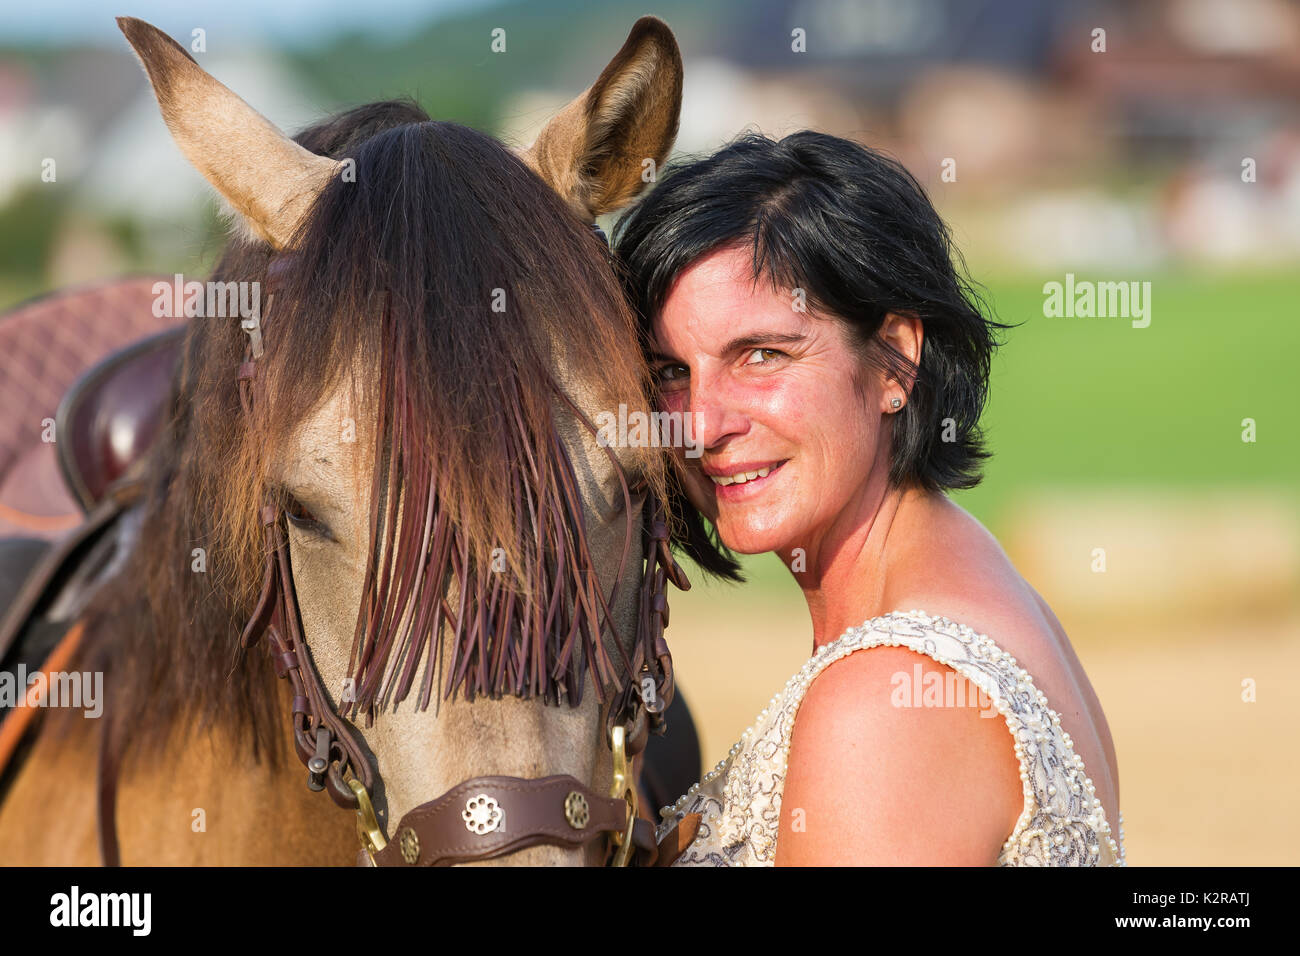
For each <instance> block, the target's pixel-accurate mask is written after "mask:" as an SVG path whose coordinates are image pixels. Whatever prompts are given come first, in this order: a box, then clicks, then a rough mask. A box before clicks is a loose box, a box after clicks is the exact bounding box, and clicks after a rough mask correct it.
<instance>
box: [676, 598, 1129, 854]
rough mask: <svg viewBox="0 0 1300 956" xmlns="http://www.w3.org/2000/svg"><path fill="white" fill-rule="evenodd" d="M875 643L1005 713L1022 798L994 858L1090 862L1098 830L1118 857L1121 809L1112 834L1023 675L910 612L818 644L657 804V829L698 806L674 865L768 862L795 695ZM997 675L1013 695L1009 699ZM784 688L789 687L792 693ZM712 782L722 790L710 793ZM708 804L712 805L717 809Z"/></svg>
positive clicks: (984, 642)
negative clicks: (685, 783)
mask: <svg viewBox="0 0 1300 956" xmlns="http://www.w3.org/2000/svg"><path fill="white" fill-rule="evenodd" d="M936 638H938V639H939V640H936ZM939 643H948V644H950V645H951V644H955V645H957V646H958V647H964V648H966V657H965V658H960V657H958V656H956V655H955V654H949V653H943V652H941V651H940V650H939V647H938V644H939ZM882 646H903V647H907V648H908V649H910V650H913V651H916V652H918V653H922V654H926V655H927V656H929V657H932V658H933V659H935V660H937V661H939V662H940V663H942V664H945V665H947V666H949V667H951V668H953V670H955V671H957V672H958V673H960V674H962V675H963V676H965V677H967V678H968V679H969V680H971V681H972V682H973V683H975V684H976V685H977V686H978V687H979V688H980V689H981V690H983V691H984V692H985V693H986V694H988V695H989V697H990V698H991V699H992V700H993V702H994V704H995V706H996V707H997V709H998V712H999V713H1000V714H1001V715H1002V717H1003V719H1004V720H1005V721H1006V723H1007V727H1008V729H1009V730H1010V731H1011V733H1012V738H1013V742H1014V747H1015V754H1016V759H1017V761H1018V762H1019V763H1020V779H1021V783H1022V787H1023V790H1024V794H1025V804H1024V808H1023V810H1022V811H1021V814H1020V817H1019V819H1018V820H1017V822H1016V825H1015V827H1014V828H1013V830H1012V833H1011V835H1010V836H1009V837H1008V838H1007V840H1006V842H1005V843H1004V844H1003V847H1002V852H1001V853H1000V854H999V862H1000V863H1002V864H1004V865H1048V866H1051V865H1085V866H1086V865H1097V864H1098V863H1100V862H1102V861H1101V859H1100V857H1101V843H1100V842H1099V841H1100V840H1101V839H1103V838H1104V839H1105V841H1106V849H1107V850H1108V851H1109V854H1108V856H1109V860H1108V861H1106V862H1109V863H1113V864H1115V865H1119V866H1124V865H1126V860H1125V856H1124V816H1123V814H1122V813H1121V814H1120V815H1119V818H1118V821H1117V823H1118V832H1119V840H1118V842H1117V841H1116V840H1115V839H1114V837H1113V836H1112V834H1111V830H1110V826H1109V824H1108V822H1107V820H1106V815H1105V811H1104V809H1103V808H1102V804H1101V801H1100V800H1099V799H1098V798H1097V796H1096V788H1095V787H1094V786H1093V783H1092V780H1091V779H1090V778H1089V777H1088V776H1087V775H1086V773H1084V768H1083V759H1082V758H1081V757H1079V756H1078V755H1077V754H1075V753H1074V749H1073V742H1072V741H1071V739H1070V735H1069V734H1068V733H1067V732H1066V731H1065V730H1064V729H1063V728H1062V727H1061V719H1060V715H1059V714H1058V713H1057V712H1056V711H1055V710H1053V709H1052V708H1051V707H1050V706H1048V703H1047V698H1046V697H1045V696H1044V695H1043V693H1042V692H1041V691H1039V690H1038V689H1037V688H1036V687H1034V683H1033V679H1032V677H1031V676H1030V675H1029V673H1028V672H1027V671H1026V670H1025V669H1024V668H1022V667H1019V666H1018V665H1017V663H1016V659H1015V658H1014V657H1013V656H1012V655H1011V654H1009V653H1007V652H1006V651H1003V650H1002V649H1001V648H999V647H998V646H997V644H995V643H994V642H993V640H992V639H991V638H989V637H988V636H987V635H983V634H979V633H977V632H975V631H974V630H972V629H971V628H970V627H967V626H966V625H964V624H957V623H955V622H953V621H950V620H948V619H946V618H931V617H930V616H929V615H928V614H926V613H925V612H923V611H917V610H913V611H909V612H906V613H904V612H898V611H896V612H893V613H891V614H886V615H882V616H881V617H877V618H872V619H871V620H868V621H865V622H864V623H863V624H862V625H861V626H859V627H853V628H849V629H848V630H847V631H846V632H845V633H844V634H843V635H842V636H841V637H840V638H839V639H837V640H835V641H833V642H831V643H829V644H826V645H823V646H822V647H821V648H819V649H818V650H817V652H816V653H815V654H814V655H813V656H812V657H810V658H809V659H808V660H807V661H806V662H805V663H804V665H803V667H802V668H801V669H800V670H799V672H798V673H796V674H795V675H794V676H792V677H791V678H790V679H789V680H788V681H786V683H785V686H784V687H783V688H782V689H781V690H780V691H778V692H777V693H776V694H775V695H773V697H772V699H771V700H770V701H769V702H768V705H767V706H766V707H764V708H763V710H762V711H761V712H760V713H759V715H758V717H757V719H756V720H755V721H754V723H753V724H752V725H751V726H750V727H748V728H746V730H745V733H744V734H743V735H742V736H741V738H740V740H738V741H737V742H736V743H735V744H734V745H733V746H732V748H731V750H730V751H729V752H728V754H727V756H726V757H725V758H724V759H723V760H721V761H720V762H719V763H718V765H717V766H716V767H715V768H714V769H713V770H711V771H710V772H709V773H707V774H705V776H704V777H703V778H702V779H701V780H700V781H699V782H698V783H695V784H693V785H692V786H691V788H690V790H688V791H687V792H686V793H685V794H683V795H682V797H681V798H680V799H679V800H678V801H677V802H676V803H675V804H674V805H673V806H671V807H664V808H662V809H661V810H660V811H659V813H660V816H661V818H662V819H663V823H662V824H661V826H660V836H661V837H662V835H663V833H664V832H666V830H667V828H668V827H670V826H671V825H672V824H673V823H674V822H675V821H676V820H679V819H681V817H682V816H683V815H684V814H685V813H687V812H703V814H704V818H703V820H702V826H701V829H700V834H699V836H697V838H696V841H695V843H694V844H693V845H692V846H691V847H690V849H688V851H687V852H686V853H685V854H683V856H682V858H681V859H680V860H679V861H678V863H682V864H689V863H716V864H719V865H736V864H739V863H744V862H753V863H755V864H757V865H770V864H771V862H772V859H773V857H774V856H775V849H776V834H777V830H778V825H779V818H780V802H781V792H782V789H783V786H784V781H785V772H786V768H787V766H788V761H789V752H790V740H791V737H792V733H791V732H792V730H793V724H794V716H795V714H796V712H797V711H798V706H799V703H800V702H801V701H802V699H803V696H804V694H805V693H806V692H807V689H808V686H809V685H810V684H811V683H812V681H813V680H814V679H815V677H816V676H817V674H819V673H820V672H821V671H822V670H823V669H824V668H825V667H827V666H829V665H830V664H831V663H833V662H834V661H836V660H839V659H841V658H843V657H846V656H848V654H850V653H852V652H853V651H856V650H860V649H863V648H868V647H882ZM952 649H954V650H955V649H956V648H952ZM979 665H985V666H986V668H987V669H981V668H980V666H979ZM1000 683H1001V684H1002V685H1005V688H1006V689H1007V690H1009V691H1010V692H1011V695H1012V696H1013V697H1014V699H1012V700H1009V699H1008V696H1009V695H1008V694H1007V693H1004V687H1003V686H999V685H1000ZM792 690H796V691H797V693H795V694H793V695H791V691H792ZM1044 719H1046V722H1047V723H1045V722H1044ZM773 720H775V723H773ZM1049 724H1050V726H1049ZM756 731H757V734H756ZM773 733H775V734H777V735H778V741H779V747H777V748H775V749H774V752H772V753H770V754H768V753H765V754H761V755H756V754H755V752H754V751H755V749H756V747H757V746H758V745H760V744H763V745H766V749H773V748H772V747H771V745H772V743H773V741H771V740H770V739H769V738H770V737H771V736H772V734H773ZM1058 751H1059V752H1058ZM737 758H739V761H738V759H737ZM759 778H766V779H765V780H760V779H759ZM763 783H770V784H771V787H770V789H769V790H764V788H763ZM720 784H721V785H722V787H723V789H722V793H721V794H718V793H717V792H716V791H717V789H718V786H719V785H720ZM1058 784H1063V785H1064V786H1063V787H1062V786H1058ZM764 798H766V803H767V806H766V807H763V806H756V805H755V804H762V803H763V802H764ZM710 804H717V805H718V806H717V809H716V810H715V809H714V808H713V807H711V806H710ZM715 828H716V833H715V832H714V830H715ZM701 844H705V845H701ZM711 844H717V845H716V846H710V845H711Z"/></svg>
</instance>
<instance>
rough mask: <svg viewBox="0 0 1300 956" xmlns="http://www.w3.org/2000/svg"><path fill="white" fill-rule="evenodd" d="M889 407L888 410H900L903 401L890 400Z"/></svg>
mask: <svg viewBox="0 0 1300 956" xmlns="http://www.w3.org/2000/svg"><path fill="white" fill-rule="evenodd" d="M889 407H890V408H902V407H903V400H902V399H901V398H891V399H890V400H889Z"/></svg>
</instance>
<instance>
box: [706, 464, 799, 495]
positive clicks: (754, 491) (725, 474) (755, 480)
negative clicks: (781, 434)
mask: <svg viewBox="0 0 1300 956" xmlns="http://www.w3.org/2000/svg"><path fill="white" fill-rule="evenodd" d="M789 460H790V459H788V458H785V459H779V460H777V461H769V462H766V463H763V464H756V463H752V462H751V463H741V464H736V465H704V466H702V467H701V470H702V471H703V472H704V474H705V475H706V476H708V478H709V479H710V481H711V482H712V484H713V494H714V496H715V497H716V499H717V500H718V501H720V502H721V501H725V502H728V503H733V502H739V501H748V500H750V499H752V498H754V497H756V496H757V495H761V494H762V493H763V492H764V491H765V490H767V489H768V488H770V487H771V486H772V483H773V482H774V481H775V480H776V474H777V472H779V471H780V470H781V466H782V465H784V464H785V463H786V462H787V461H789Z"/></svg>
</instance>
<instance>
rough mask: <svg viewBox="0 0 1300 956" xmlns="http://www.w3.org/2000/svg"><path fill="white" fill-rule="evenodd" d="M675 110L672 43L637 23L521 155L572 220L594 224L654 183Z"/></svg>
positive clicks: (673, 132)
mask: <svg viewBox="0 0 1300 956" xmlns="http://www.w3.org/2000/svg"><path fill="white" fill-rule="evenodd" d="M681 110H682V55H681V52H680V51H679V50H678V49H677V40H676V39H675V38H674V37H673V32H672V31H671V30H669V29H668V25H667V24H665V23H664V22H663V21H662V20H659V19H656V18H655V17H642V18H641V19H640V20H638V21H637V22H636V23H635V24H634V25H633V27H632V32H631V33H629V34H628V37H627V42H625V43H624V44H623V48H622V49H621V50H619V51H618V53H617V54H615V56H614V59H612V60H610V61H609V65H608V66H606V67H605V69H604V71H603V72H602V73H601V74H600V77H599V78H598V79H597V80H596V82H595V83H593V84H592V85H591V87H590V88H589V89H588V90H587V91H586V92H585V93H583V94H582V95H581V96H579V97H578V98H577V99H575V100H574V101H573V102H571V103H570V104H569V105H568V106H566V107H565V108H564V109H563V110H561V111H560V113H559V115H557V116H556V117H555V118H554V119H552V120H551V121H550V122H549V123H547V124H546V127H545V128H544V129H543V130H542V132H541V134H540V135H539V136H538V137H537V141H536V142H535V143H533V145H532V146H530V147H528V149H526V150H524V151H523V153H522V156H523V158H524V160H525V162H527V163H528V165H530V166H531V167H532V168H533V169H534V170H536V171H537V172H538V173H539V174H540V175H541V177H542V178H543V179H544V180H546V182H547V183H549V184H550V185H551V187H552V188H553V189H554V190H555V191H556V192H558V193H559V194H560V196H561V197H562V198H563V199H564V200H565V201H566V202H567V203H568V204H569V205H570V206H571V207H572V208H573V210H574V211H575V212H577V213H578V215H580V216H582V217H584V218H586V219H588V220H594V219H595V218H596V217H597V216H599V215H601V214H603V213H606V212H610V211H611V210H614V209H618V208H619V207H620V206H625V205H627V203H628V202H630V201H631V200H632V199H633V198H635V196H636V195H637V193H639V192H641V190H642V189H644V188H645V187H646V185H647V184H648V183H650V182H652V181H653V179H654V173H655V172H657V170H658V168H659V167H660V166H661V165H663V162H664V160H666V159H667V158H668V153H669V152H670V151H671V150H672V148H673V141H674V140H675V139H676V138H677V123H678V120H679V118H680V116H681Z"/></svg>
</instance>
